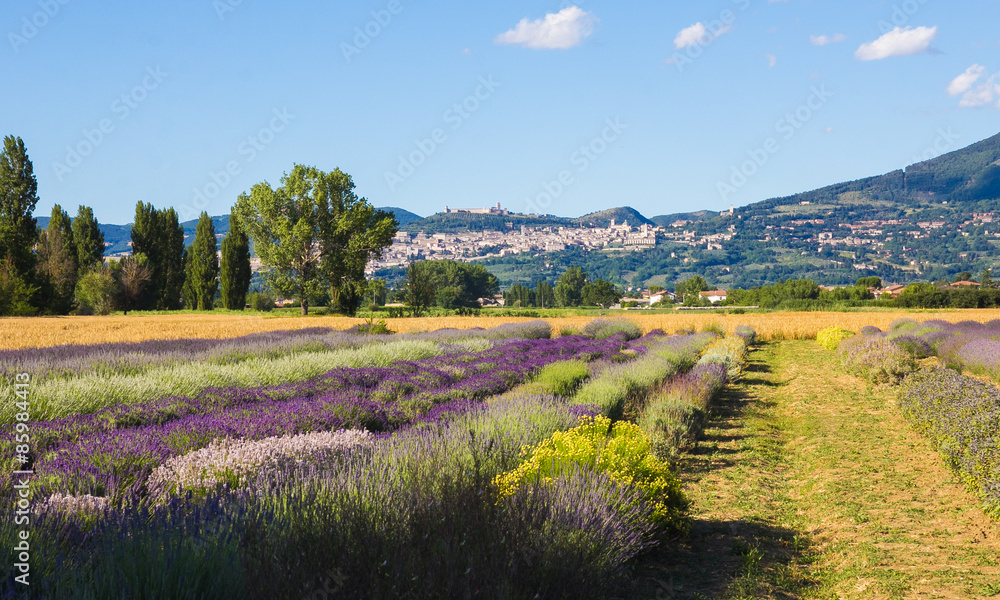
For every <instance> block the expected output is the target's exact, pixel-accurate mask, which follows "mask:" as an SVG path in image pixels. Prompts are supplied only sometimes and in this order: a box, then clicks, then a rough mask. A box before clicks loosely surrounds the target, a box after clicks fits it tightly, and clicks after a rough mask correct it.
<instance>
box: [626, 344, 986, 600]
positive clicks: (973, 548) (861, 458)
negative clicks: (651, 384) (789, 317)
mask: <svg viewBox="0 0 1000 600" xmlns="http://www.w3.org/2000/svg"><path fill="white" fill-rule="evenodd" d="M834 361H835V355H834V354H833V353H831V352H828V351H826V350H823V349H822V348H820V347H819V346H818V345H816V344H815V342H781V343H774V344H768V345H766V346H765V347H763V348H762V349H761V350H760V351H758V352H757V353H754V354H753V355H752V362H751V365H750V368H749V370H748V372H747V374H746V376H745V378H744V380H743V381H742V382H741V383H740V384H738V385H736V386H734V387H732V388H731V389H730V390H729V391H728V392H726V393H724V394H723V396H722V397H721V398H720V399H719V400H718V401H717V402H716V403H715V406H716V409H715V410H714V411H713V418H712V421H711V422H710V424H709V428H708V429H707V430H706V437H705V438H704V439H703V440H702V441H701V442H700V444H699V447H698V449H697V450H696V451H694V452H692V453H690V454H688V455H686V456H684V457H683V458H682V461H681V469H682V479H683V480H684V482H685V491H686V493H687V494H688V496H689V498H690V499H691V501H692V515H693V517H694V524H693V527H692V533H691V535H690V537H689V538H688V539H686V540H683V541H682V542H681V543H680V545H679V547H678V548H676V549H672V550H669V551H668V550H662V551H660V552H659V553H657V554H655V555H653V556H652V557H651V558H650V560H648V561H647V562H646V564H644V565H643V566H642V567H641V568H640V569H638V570H637V572H636V578H635V585H636V588H635V592H634V593H633V595H632V597H636V598H656V599H657V600H663V599H668V598H669V599H674V598H676V599H695V598H724V599H730V600H734V599H744V598H746V599H749V598H823V599H827V598H829V599H835V598H836V599H839V598H845V599H853V598H859V599H860V598H866V599H868V598H873V599H894V598H953V599H959V598H962V599H966V598H988V597H992V596H996V595H998V594H1000V587H998V586H997V583H996V582H997V581H1000V528H998V526H997V524H995V523H993V522H991V521H990V520H989V519H988V518H987V517H986V516H985V515H984V514H983V513H982V511H980V510H979V509H978V508H976V505H977V501H976V498H975V497H974V496H972V495H971V494H969V493H967V492H966V491H965V489H964V487H963V486H962V485H961V484H960V483H958V482H957V481H955V480H954V479H953V478H952V476H951V475H950V474H949V473H948V471H947V470H946V469H945V467H944V466H943V464H942V463H941V460H940V458H939V457H938V456H937V454H936V453H935V452H934V451H933V450H932V449H931V448H930V446H929V444H928V443H927V442H926V441H925V440H923V439H922V438H921V437H920V436H919V435H918V434H917V433H916V432H914V431H912V430H911V429H910V427H909V426H908V424H907V423H906V421H905V420H904V419H903V417H902V416H901V415H900V414H899V410H898V408H897V407H896V406H895V404H894V401H895V393H896V392H895V390H892V389H889V388H878V387H871V386H869V385H868V384H866V383H865V382H864V381H862V380H860V379H858V378H856V377H853V376H850V375H846V374H843V373H842V372H840V371H839V370H837V369H836V367H835V366H834V364H835V363H834Z"/></svg>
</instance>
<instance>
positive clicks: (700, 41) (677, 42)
mask: <svg viewBox="0 0 1000 600" xmlns="http://www.w3.org/2000/svg"><path fill="white" fill-rule="evenodd" d="M720 24H721V23H720ZM730 29H732V27H731V26H730V25H725V26H723V27H721V28H719V29H716V30H709V29H708V28H707V27H705V25H704V23H702V22H701V21H698V22H697V23H695V24H694V25H691V26H690V27H685V28H684V29H681V30H680V31H679V32H678V33H677V37H675V38H674V48H676V49H678V50H680V49H681V48H687V47H688V46H697V45H704V44H708V43H710V42H713V41H715V40H716V39H718V37H719V36H721V35H722V34H724V33H726V32H727V31H729V30H730Z"/></svg>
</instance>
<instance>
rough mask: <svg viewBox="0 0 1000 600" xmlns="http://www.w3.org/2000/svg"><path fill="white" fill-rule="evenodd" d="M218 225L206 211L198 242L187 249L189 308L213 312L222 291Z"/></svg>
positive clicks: (197, 233)
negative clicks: (218, 292) (217, 237)
mask: <svg viewBox="0 0 1000 600" xmlns="http://www.w3.org/2000/svg"><path fill="white" fill-rule="evenodd" d="M217 251H218V243H217V242H216V239H215V224H214V223H212V218H211V217H209V216H208V213H207V212H204V211H203V212H202V213H201V216H200V217H199V218H198V227H197V228H196V229H195V234H194V243H193V244H191V247H190V248H188V250H187V256H186V264H185V270H186V275H185V278H184V291H185V293H184V300H185V303H186V304H187V307H188V308H197V309H198V310H212V308H214V306H215V292H217V291H218V289H219V281H218V279H217V278H218V276H219V255H218V253H217Z"/></svg>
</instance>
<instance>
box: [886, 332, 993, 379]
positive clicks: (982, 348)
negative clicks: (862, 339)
mask: <svg viewBox="0 0 1000 600" xmlns="http://www.w3.org/2000/svg"><path fill="white" fill-rule="evenodd" d="M868 335H869V336H870V337H875V336H878V337H884V338H885V339H888V340H891V341H892V342H893V343H894V344H896V345H897V346H899V347H900V348H903V349H904V350H906V351H907V352H909V353H910V354H911V355H912V356H914V357H915V358H924V357H926V356H937V357H939V358H940V359H941V362H942V363H943V364H945V365H947V366H949V367H952V368H957V369H968V370H970V371H972V372H974V373H977V374H983V375H989V376H991V377H993V378H994V379H997V380H1000V321H990V322H988V323H980V322H978V321H961V322H959V323H949V322H948V321H942V320H938V319H934V320H930V321H925V322H923V323H918V322H916V321H914V320H911V319H899V320H897V321H894V322H893V324H892V326H891V327H890V329H889V331H887V332H884V333H883V332H880V331H878V330H875V332H873V333H871V334H868Z"/></svg>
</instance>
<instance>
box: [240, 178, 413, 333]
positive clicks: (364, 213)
mask: <svg viewBox="0 0 1000 600" xmlns="http://www.w3.org/2000/svg"><path fill="white" fill-rule="evenodd" d="M234 210H235V212H236V215H237V217H238V218H239V220H240V222H241V223H242V224H243V225H244V226H245V227H246V231H247V233H248V234H249V236H250V238H251V239H252V240H253V242H254V248H255V250H256V252H257V255H258V256H259V257H260V259H261V262H262V263H263V264H264V265H266V266H267V267H268V268H269V271H268V273H267V280H268V283H269V284H270V286H271V287H272V288H273V289H275V290H276V291H277V292H279V293H281V294H284V295H286V296H293V297H296V298H298V299H299V301H300V302H301V303H302V304H301V306H302V314H304V315H305V314H308V313H309V303H310V300H311V299H312V298H315V297H317V296H319V295H320V294H321V293H322V292H323V291H324V288H326V290H327V291H329V292H330V295H331V299H332V303H333V304H334V306H335V308H336V309H337V310H341V311H343V312H348V313H351V312H353V311H354V310H356V309H357V306H358V304H359V303H360V301H361V296H362V294H363V290H364V269H365V265H366V264H367V263H368V261H369V260H370V259H371V258H372V257H374V256H377V255H379V254H381V252H382V251H383V250H384V248H385V247H386V246H388V244H390V243H391V242H392V237H393V235H395V233H396V221H395V218H394V217H392V216H391V215H389V214H388V213H385V212H383V211H377V210H374V209H373V208H372V207H371V206H370V205H369V204H368V202H367V201H366V200H365V199H363V198H358V197H357V196H356V195H355V194H354V182H353V181H352V180H351V178H350V176H348V175H347V174H346V173H344V172H343V171H341V170H340V169H335V170H334V171H332V172H330V173H324V172H323V171H320V170H319V169H317V168H315V167H306V166H303V165H295V167H294V168H293V169H292V172H291V173H286V174H285V175H284V176H283V177H282V179H281V186H280V187H278V188H276V189H275V188H272V187H271V186H270V184H268V183H267V182H263V183H258V184H257V185H255V186H253V188H252V189H251V190H250V194H249V195H247V194H241V195H240V197H239V199H238V200H237V202H236V207H235V209H234ZM355 238H356V239H355Z"/></svg>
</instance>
